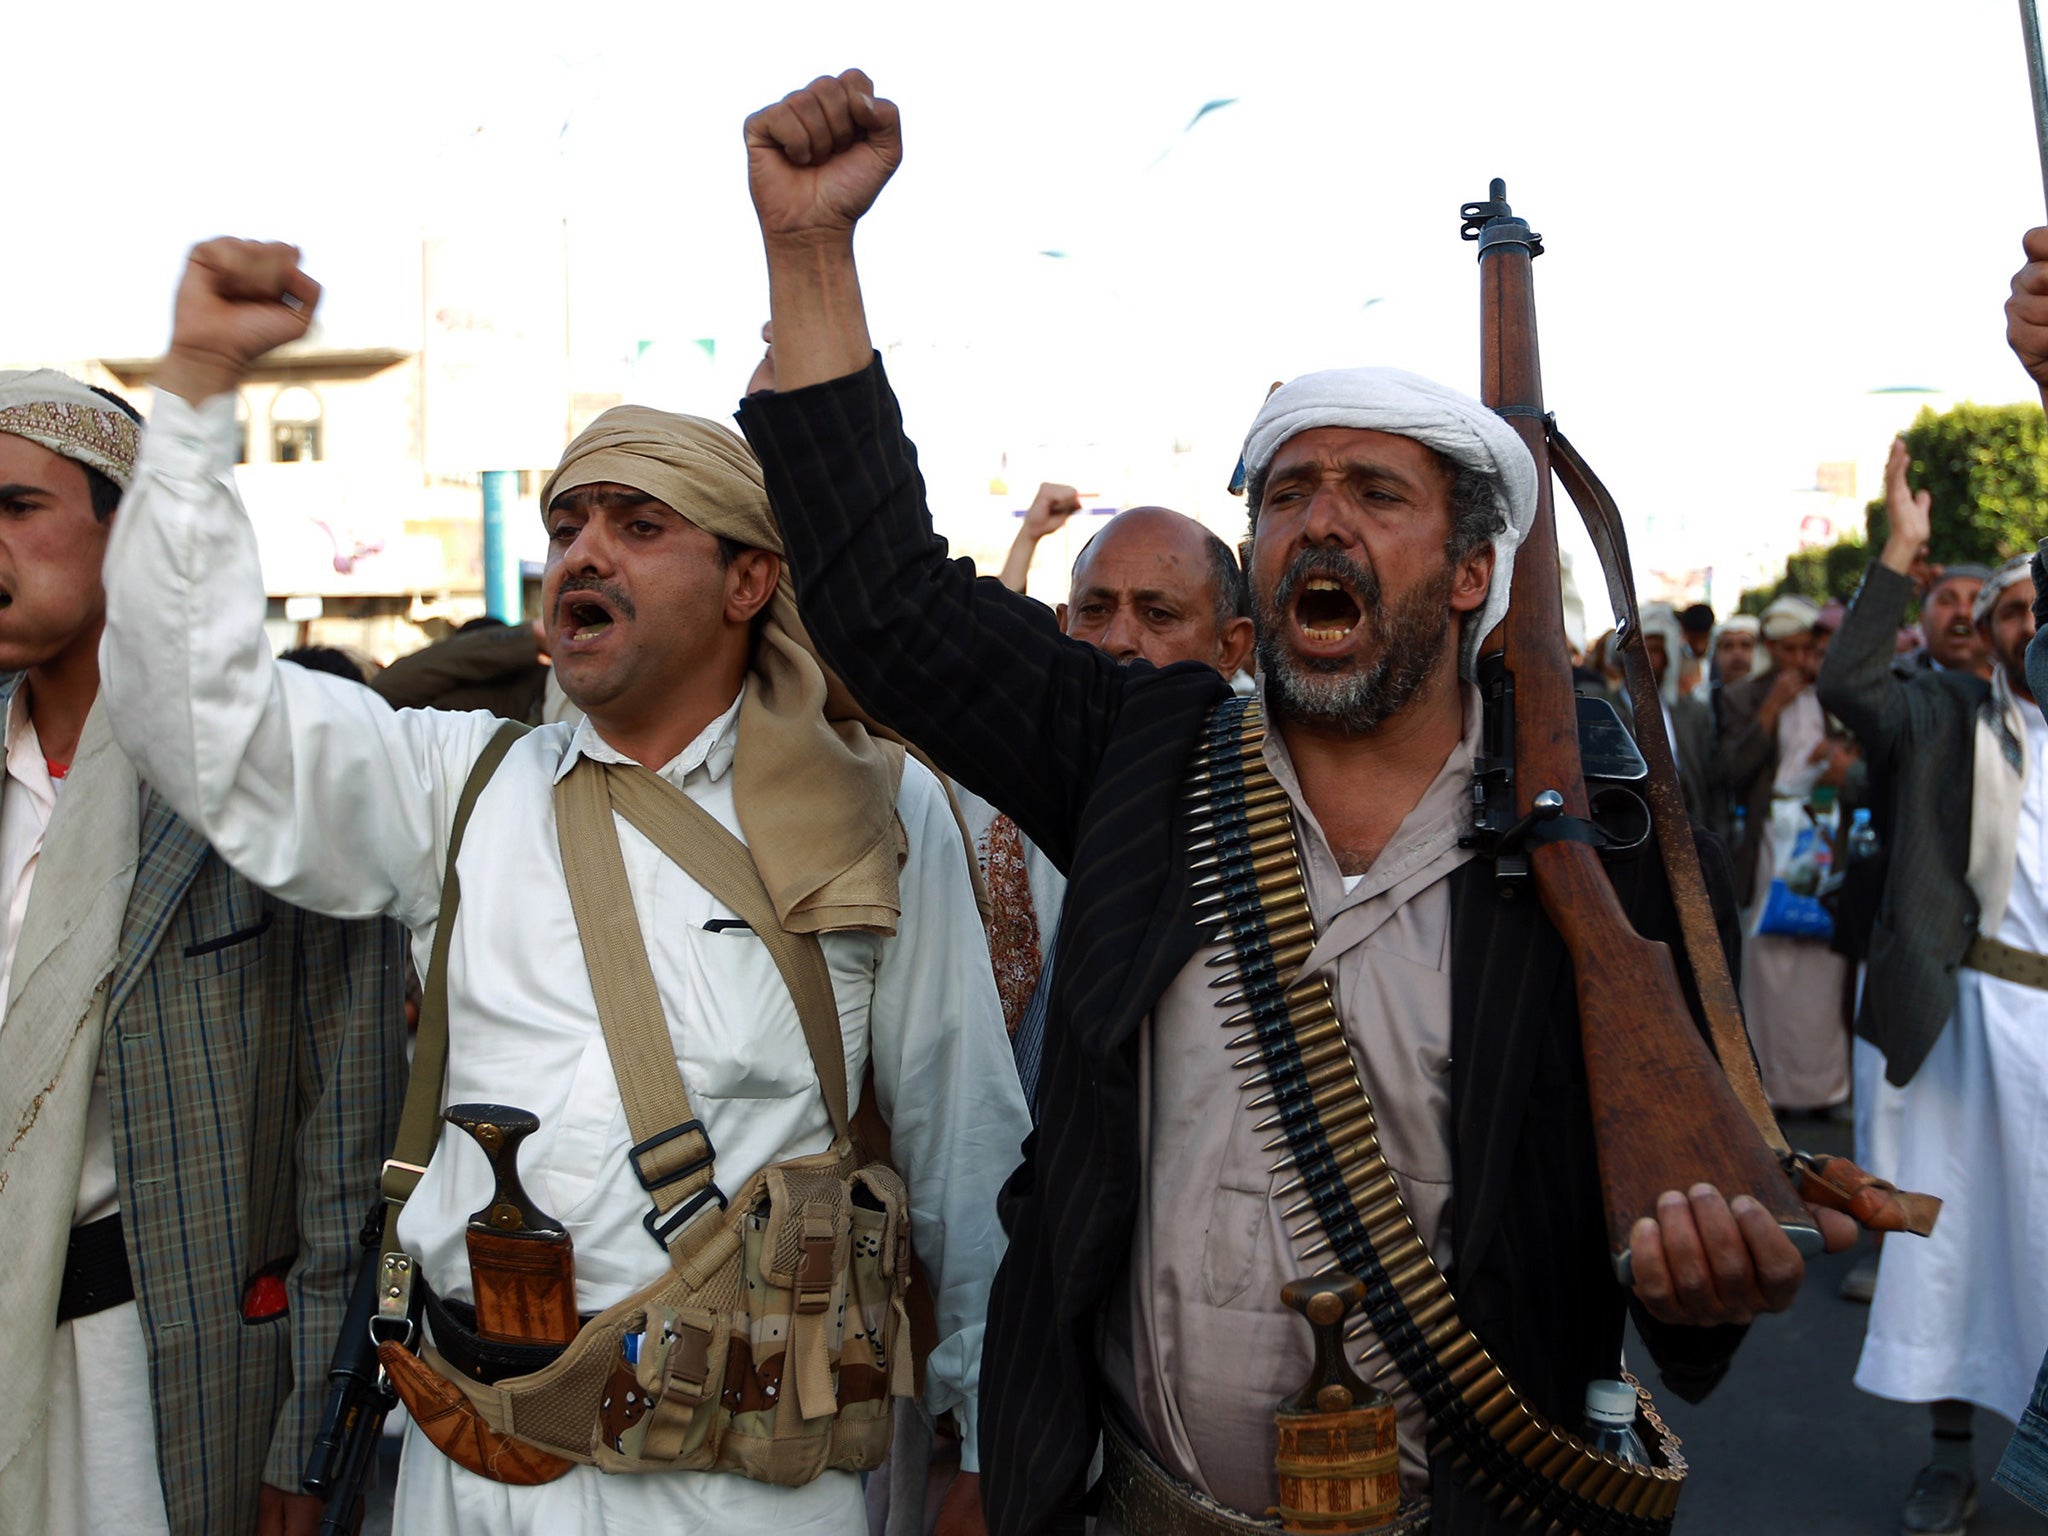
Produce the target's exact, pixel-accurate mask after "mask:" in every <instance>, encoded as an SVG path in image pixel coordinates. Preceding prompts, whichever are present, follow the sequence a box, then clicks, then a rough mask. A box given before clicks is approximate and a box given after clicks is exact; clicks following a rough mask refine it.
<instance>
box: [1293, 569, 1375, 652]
mask: <svg viewBox="0 0 2048 1536" xmlns="http://www.w3.org/2000/svg"><path fill="white" fill-rule="evenodd" d="M1364 617H1365V613H1364V610H1363V609H1361V608H1360V607H1359V606H1358V602H1357V599H1355V598H1354V597H1352V595H1351V594H1350V593H1349V592H1347V591H1345V590H1344V588H1343V586H1342V585H1341V584H1339V583H1338V582H1336V581H1333V580H1332V579H1331V578H1329V577H1328V576H1311V577H1309V578H1308V579H1307V580H1306V581H1304V582H1303V583H1302V585H1301V595H1300V596H1299V597H1297V598H1295V600H1294V622H1295V623H1296V624H1297V625H1299V626H1300V628H1301V632H1302V634H1303V635H1305V636H1307V637H1308V638H1309V639H1310V640H1313V641H1315V642H1317V643H1318V644H1329V643H1332V642H1335V641H1339V640H1342V639H1345V638H1346V637H1347V636H1349V635H1350V633H1351V632H1352V631H1353V630H1354V629H1356V628H1357V627H1358V622H1359V620H1360V619H1362V618H1364Z"/></svg>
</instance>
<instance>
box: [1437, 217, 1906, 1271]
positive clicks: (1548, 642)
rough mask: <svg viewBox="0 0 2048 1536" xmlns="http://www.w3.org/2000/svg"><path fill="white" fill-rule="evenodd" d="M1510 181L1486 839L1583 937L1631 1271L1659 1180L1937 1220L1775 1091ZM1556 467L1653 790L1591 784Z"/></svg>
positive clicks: (1620, 1246) (1493, 339)
mask: <svg viewBox="0 0 2048 1536" xmlns="http://www.w3.org/2000/svg"><path fill="white" fill-rule="evenodd" d="M1506 199H1507V188H1506V185H1505V184H1504V183H1503V182H1501V181H1498V180H1496V181H1495V182H1494V183H1493V184H1492V188H1491V196H1490V197H1489V199H1488V200H1487V201H1485V202H1479V203H1467V204H1466V205H1465V206H1464V208H1463V209H1462V215H1463V218H1464V228H1463V234H1464V237H1465V238H1466V239H1467V240H1476V241H1477V242H1478V244H1479V278H1480V349H1481V360H1480V395H1481V398H1482V399H1483V400H1485V402H1486V403H1487V404H1488V405H1490V406H1492V407H1493V408H1494V409H1495V410H1496V411H1498V412H1499V413H1500V414H1501V415H1502V416H1503V417H1505V418H1506V419H1507V422H1508V424H1509V425H1510V426H1512V427H1513V428H1514V429H1515V431H1516V432H1517V433H1518V434H1519V435H1520V436H1521V438H1522V441H1523V442H1524V443H1526V444H1527V445H1528V448H1529V453H1530V456H1531V457H1532V458H1533V459H1535V461H1536V487H1537V503H1536V521H1535V525H1534V527H1532V528H1531V529H1530V531H1529V534H1528V536H1527V537H1526V538H1525V539H1524V540H1523V542H1522V544H1521V547H1520V550H1519V551H1518V553H1517V555H1516V558H1515V568H1514V584H1513V587H1512V589H1511V594H1510V602H1509V606H1508V613H1507V617H1506V619H1505V620H1504V621H1503V622H1502V624H1501V628H1500V633H1501V634H1503V635H1504V636H1505V646H1504V648H1503V649H1502V650H1501V651H1499V652H1496V653H1494V654H1492V655H1489V656H1488V657H1486V658H1485V659H1484V660H1483V661H1482V663H1481V668H1480V674H1479V677H1480V687H1481V691H1482V694H1483V695H1484V696H1485V698H1486V703H1487V706H1488V709H1487V714H1488V720H1489V730H1488V737H1489V740H1488V742H1487V745H1486V751H1485V754H1484V755H1483V756H1482V758H1481V761H1480V764H1479V769H1480V771H1479V774H1478V784H1479V789H1480V813H1479V841H1480V842H1481V844H1482V846H1484V847H1485V848H1486V849H1487V851H1488V852H1490V853H1492V854H1493V855H1494V857H1495V861H1496V864H1495V867H1496V873H1497V876H1498V878H1500V879H1501V880H1502V881H1503V882H1504V884H1505V885H1506V886H1508V887H1509V888H1513V887H1515V886H1517V885H1520V884H1530V885H1533V886H1534V887H1535V894H1536V897H1537V899H1538V900H1539V901H1540V902H1542V904H1543V910H1544V912H1545V913H1546V914H1547V915H1548V917H1549V918H1550V921H1551V923H1552V925H1553V926H1555V927H1556V929H1557V931H1558V933H1559V935H1560V936H1561V937H1562V938H1563V940H1564V943H1565V948H1566V951H1567V952H1568V953H1569V955H1570V956H1571V961H1572V968H1573V972H1574V975H1575V977H1576V981H1577V987H1578V999H1579V1018H1580V1029H1581V1033H1582V1036H1583V1042H1584V1050H1585V1060H1586V1079H1587V1084H1588V1090H1589V1093H1590V1096H1591V1100H1592V1108H1593V1122H1594V1130H1595V1135H1596V1139H1597V1143H1598V1147H1599V1160H1600V1181H1601V1185H1602V1189H1603V1192H1604V1194H1605V1197H1606V1206H1607V1231H1608V1244H1609V1250H1610V1252H1611V1254H1612V1255H1613V1258H1614V1262H1615V1267H1616V1270H1617V1273H1619V1274H1620V1276H1621V1278H1622V1279H1623V1281H1624V1282H1626V1281H1627V1280H1628V1279H1629V1278H1630V1275H1629V1251H1628V1239H1629V1231H1630V1228H1631V1227H1633V1226H1634V1224H1635V1223H1636V1222H1637V1221H1639V1220H1640V1219H1641V1218H1643V1217H1644V1216H1654V1215H1655V1214H1656V1208H1657V1197H1658V1196H1659V1195H1660V1194H1662V1193H1663V1192H1664V1191H1666V1190H1671V1189H1677V1190H1685V1189H1689V1188H1691V1187H1692V1186H1693V1185H1694V1184H1697V1183H1700V1182H1702V1181H1704V1182H1706V1183H1709V1184H1712V1185H1713V1186H1714V1187H1715V1188H1717V1189H1719V1190H1720V1191H1721V1193H1722V1194H1724V1195H1725V1196H1727V1197H1728V1198H1729V1199H1730V1200H1733V1199H1734V1198H1735V1197H1736V1196H1738V1195H1741V1194H1747V1195H1750V1196H1753V1197H1754V1198H1755V1199H1756V1200H1758V1201H1759V1202H1760V1203H1761V1204H1762V1205H1763V1206H1764V1208H1765V1209H1767V1210H1768V1211H1770V1213H1771V1214H1772V1215H1773V1216H1774V1217H1775V1218H1776V1219H1777V1221H1778V1223H1779V1225H1780V1226H1781V1227H1783V1228H1784V1230H1785V1232H1786V1233H1787V1234H1788V1235H1789V1236H1790V1237H1791V1238H1792V1240H1793V1243H1794V1244H1795V1246H1797V1247H1798V1248H1799V1249H1800V1251H1801V1252H1802V1253H1807V1254H1812V1253H1817V1252H1819V1251H1820V1248H1821V1233H1820V1230H1819V1228H1818V1227H1817V1226H1816V1225H1815V1223H1814V1220H1813V1217H1812V1215H1811V1213H1810V1212H1809V1211H1808V1210H1807V1209H1806V1208H1805V1206H1804V1205H1803V1204H1802V1201H1810V1202H1812V1203H1813V1204H1815V1205H1825V1206H1830V1207H1833V1208H1834V1209H1836V1210H1841V1211H1846V1212H1847V1213H1848V1214H1849V1215H1851V1216H1853V1217H1854V1218H1856V1219H1857V1220H1858V1221H1860V1222H1861V1223H1862V1224H1863V1225H1864V1226H1866V1227H1869V1228H1872V1229H1873V1230H1876V1231H1900V1230H1904V1231H1911V1232H1917V1233H1920V1234H1922V1235H1925V1234H1926V1233H1927V1232H1928V1231H1931V1230H1932V1228H1933V1225H1934V1219H1935V1215H1936V1213H1937V1212H1938V1211H1939V1210H1940V1207H1941V1202H1940V1201H1938V1200H1935V1199H1933V1198H1932V1197H1931V1196H1927V1195H1915V1194H1906V1193H1902V1192H1901V1191H1899V1190H1897V1189H1895V1188H1894V1187H1893V1186H1891V1185H1889V1184H1886V1183H1884V1182H1883V1181H1881V1180H1878V1179H1875V1178H1872V1177H1871V1176H1870V1175H1869V1174H1866V1173H1864V1172H1863V1171H1862V1170H1861V1169H1859V1168H1857V1167H1856V1166H1855V1165H1854V1164H1853V1163H1850V1162H1849V1161H1848V1160H1847V1159H1845V1158H1832V1157H1815V1156H1811V1155H1808V1154H1805V1153H1799V1152H1794V1151H1793V1150H1792V1148H1791V1147H1790V1146H1788V1145H1787V1144H1786V1141H1785V1138H1784V1135H1783V1133H1782V1132H1780V1130H1779V1129H1778V1124H1777V1121H1776V1119H1775V1118H1774V1117H1773V1115H1772V1113H1771V1109H1770V1105H1769V1103H1768V1101H1767V1100H1766V1099H1765V1097H1764V1092H1763V1086H1762V1084H1761V1083H1760V1081H1759V1080H1758V1077H1757V1070H1756V1062H1755V1058H1754V1057H1753V1056H1752V1054H1751V1052H1750V1047H1749V1036H1748V1034H1747V1032H1746V1030H1745V1029H1744V1026H1743V1022H1742V1012H1741V1009H1740V1006H1739V1005H1738V1003H1737V1001H1736V993H1735V983H1734V979H1733V978H1732V976H1731V975H1730V974H1729V970H1728V963H1727V958H1726V956H1725V954H1724V953H1723V951H1722V949H1721V946H1720V942H1719V937H1718V934H1717V930H1716V925H1715V921H1714V916H1713V912H1712V909H1711V907H1710V906H1709V903H1708V900H1707V894H1706V884H1705V881H1704V879H1703V877H1702V875H1701V870H1700V862H1699V852H1698V849H1697V847H1696V845H1695V844H1694V842H1693V837H1692V828H1691V823H1690V821H1689V819H1688V818H1687V815H1686V811H1685V802H1684V798H1683V796H1682V794H1681V793H1680V790H1679V785H1678V772H1677V768H1676V766H1675V765H1674V763H1673V761H1672V757H1671V747H1670V743H1669V740H1668V739H1667V737H1666V736H1665V731H1664V717H1663V710H1662V706H1661V704H1660V703H1659V700H1658V696H1657V685H1656V681H1655V678H1654V676H1653V674H1652V672H1651V669H1650V662H1649V654H1648V652H1647V650H1646V649H1645V647H1644V643H1643V634H1642V625H1641V618H1640V614H1639V613H1638V611H1637V607H1636V598H1635V589H1634V583H1633V580H1632V578H1631V576H1630V574H1629V564H1628V547H1627V541H1626V538H1625V535H1624V533H1623V530H1622V526H1621V519H1620V514H1619V512H1618V511H1617V510H1616V508H1615V506H1614V503H1613V500H1612V498H1611V497H1609V496H1608V494H1607V492H1606V489H1605V488H1604V487H1603V486H1601V484H1600V482H1599V481H1598V480H1597V479H1596V478H1595V477H1594V475H1593V473H1592V471H1591V470H1590V469H1589V468H1587V466H1586V464H1585V461H1584V460H1583V459H1581V458H1580V457H1579V456H1578V454H1577V452H1576V451H1574V450H1573V448H1572V446H1571V444H1570V443H1569V442H1567V441H1566V440H1565V438H1564V437H1563V436H1562V435H1561V434H1560V433H1559V432H1558V431H1557V425H1556V422H1555V420H1554V419H1553V418H1552V417H1551V416H1550V415H1549V414H1547V413H1546V412H1545V410H1544V408H1543V381H1542V371H1541V368H1540V366H1539V364H1538V357H1537V347H1536V299H1535V288H1534V285H1533V282H1532V271H1531V268H1532V263H1533V261H1534V258H1535V257H1536V256H1538V255H1539V254H1541V252H1542V250H1543V244H1542V239H1541V237H1540V236H1538V235H1535V234H1533V233H1531V231H1530V229H1529V225H1528V223H1527V221H1526V220H1523V219H1519V218H1516V217H1515V216H1514V213H1513V211H1512V210H1511V209H1510V208H1509V206H1508V203H1507V200H1506ZM1553 471H1554V472H1555V473H1556V474H1557V476H1558V478H1559V479H1560V480H1562V481H1563V483H1564V486H1565V489H1566V490H1567V492H1569V493H1570V495H1571V497H1572V500H1573V501H1574V502H1575V503H1576V504H1577V505H1578V507H1579V509H1580V511H1581V513H1582V514H1583V515H1584V517H1585V519H1586V524H1587V527H1588V529H1589V531H1590V532H1591V533H1592V535H1593V541H1594V544H1595V546H1596V547H1597V548H1598V549H1599V551H1600V556H1601V564H1602V565H1603V566H1604V567H1605V569H1606V574H1607V582H1608V590H1609V595H1610V597H1611V598H1612V599H1613V604H1614V611H1615V618H1616V621H1617V635H1618V638H1619V639H1620V642H1621V653H1622V661H1623V668H1624V672H1625V674H1626V676H1627V680H1628V690H1629V695H1630V699H1631V701H1632V704H1633V707H1634V712H1635V717H1636V721H1637V730H1636V744H1637V746H1638V747H1639V748H1640V749H1641V751H1642V754H1643V758H1644V760H1645V762H1646V764H1647V766H1648V770H1649V772H1648V777H1647V779H1646V780H1645V781H1643V783H1642V793H1641V796H1640V798H1638V799H1634V800H1633V803H1632V805H1627V804H1625V805H1623V806H1621V807H1620V808H1618V809H1617V807H1616V800H1617V797H1620V798H1621V799H1622V800H1624V801H1627V800H1628V798H1629V795H1630V792H1629V791H1628V790H1626V789H1622V788H1619V787H1617V786H1614V785H1611V784H1600V785H1599V786H1598V795H1597V799H1596V797H1589V795H1588V791H1587V784H1586V778H1587V775H1586V771H1585V765H1584V764H1583V763H1582V760H1581V756H1580V725H1579V718H1580V707H1579V706H1580V701H1579V700H1578V699H1577V698H1576V696H1575V695H1574V693H1573V690H1572V678H1571V664H1570V660H1569V657H1568V656H1567V654H1566V650H1565V640H1564V612H1563V597H1562V593H1561V590H1560V584H1559V579H1558V557H1557V526H1556V520H1555V517H1554V515H1553V510H1552V504H1551V475H1552V473H1553ZM1490 644H1491V642H1489V645H1490ZM1675 660H1676V659H1675V658H1674V664H1675ZM1597 778H1598V776H1597V775H1596V781H1597ZM1600 802H1604V804H1602V803H1600ZM1644 802H1647V805H1646V806H1645V804H1644ZM1617 828H1619V830H1617ZM1646 836H1653V837H1654V839H1655V844H1656V850H1657V853H1658V855H1659V856H1660V857H1661V859H1662V862H1663V865H1664V870H1665V874H1666V876H1667V878H1668V880H1669V882H1670V886H1671V895H1672V900H1673V902H1674V903H1675V905H1676V907H1677V909H1678V915H1679V922H1680V928H1681V932H1682V934H1683V937H1684V948H1685V956H1686V959H1687V961H1688V962H1689V964H1690V968H1691V972H1692V977H1693V981H1694V984H1695V988H1696V990H1697V992H1698V994H1699V998H1700V1003H1701V1007H1702V1011H1703V1012H1704V1014H1705V1015H1706V1019H1707V1025H1708V1034H1709V1036H1710V1037H1711V1039H1712V1042H1713V1050H1712V1052H1711V1053H1710V1052H1709V1050H1708V1047H1707V1042H1706V1041H1705V1040H1703V1039H1702V1038H1701V1036H1700V1033H1699V1031H1698V1030H1697V1029H1696V1028H1695V1026H1694V1023H1693V1018H1692V1014H1691V1011H1690V1009H1689V1008H1688V1007H1687V1004H1686V999H1685V994H1684V991H1683V990H1682V988H1681V986H1680V982H1679V974H1678V970H1677V967H1676V965H1675V963H1674V960H1673V956H1672V953H1671V950H1670V949H1669V948H1668V947H1667V946H1665V945H1663V944H1661V943H1657V942H1655V941H1653V940H1650V939H1645V938H1644V937H1642V935H1640V934H1639V933H1637V932H1636V931H1635V928H1634V927H1633V926H1632V925H1631V923H1630V922H1629V919H1628V917H1627V915H1626V914H1625V913H1624V912H1623V911H1622V909H1621V905H1620V903H1619V902H1618V901H1617V900H1616V898H1615V894H1614V887H1613V885H1612V883H1611V882H1610V881H1609V879H1608V876H1607V871H1606V868H1605V867H1604V865H1603V862H1602V855H1603V851H1604V850H1611V849H1613V848H1615V847H1616V846H1617V845H1620V844H1627V843H1632V842H1640V841H1642V840H1643V839H1644V838H1645V837H1646ZM1717 1057H1718V1061H1717V1060H1716V1058H1717Z"/></svg>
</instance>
